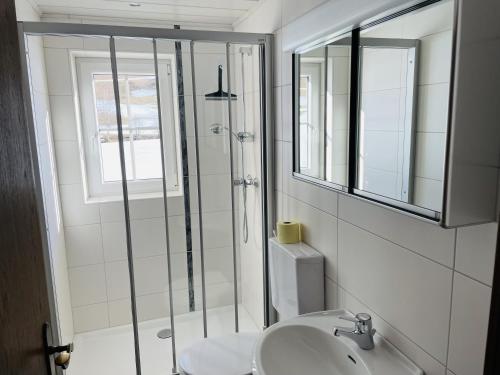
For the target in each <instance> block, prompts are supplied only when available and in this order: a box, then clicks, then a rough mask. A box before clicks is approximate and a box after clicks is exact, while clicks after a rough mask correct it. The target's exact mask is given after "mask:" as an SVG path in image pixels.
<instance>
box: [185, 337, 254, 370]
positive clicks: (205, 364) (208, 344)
mask: <svg viewBox="0 0 500 375" xmlns="http://www.w3.org/2000/svg"><path fill="white" fill-rule="evenodd" d="M259 336H260V334H259V333H233V334H230V335H224V336H219V337H214V338H206V339H201V340H199V341H197V342H196V343H194V344H193V345H191V346H190V347H189V348H187V349H186V350H184V351H183V352H182V353H181V355H180V357H179V369H180V371H181V374H184V375H215V374H217V375H248V374H252V357H253V350H254V346H255V343H256V342H257V339H258V338H259Z"/></svg>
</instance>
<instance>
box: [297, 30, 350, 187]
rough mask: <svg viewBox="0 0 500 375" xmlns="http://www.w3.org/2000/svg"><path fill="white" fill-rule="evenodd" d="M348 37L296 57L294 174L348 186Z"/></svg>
mask: <svg viewBox="0 0 500 375" xmlns="http://www.w3.org/2000/svg"><path fill="white" fill-rule="evenodd" d="M350 36H351V35H350V33H349V34H348V35H344V36H342V37H340V38H338V39H337V40H335V41H333V42H331V43H330V44H328V45H322V46H320V47H317V48H315V49H313V50H310V51H308V52H305V53H302V54H300V55H298V56H297V59H298V60H297V65H296V66H297V67H298V69H297V70H298V74H296V77H295V85H296V91H295V95H296V96H298V100H296V101H295V103H296V106H297V107H298V108H295V113H296V124H295V126H296V129H297V131H296V134H297V135H298V139H295V142H296V152H297V154H298V157H297V155H296V169H295V172H299V173H300V174H301V175H305V176H309V177H314V178H316V179H320V180H323V181H327V182H330V183H332V184H334V185H339V187H341V186H346V185H347V169H348V168H347V165H348V158H347V152H348V148H347V145H348V133H349V131H348V125H349V97H350V59H351V57H350V56H351V37H350Z"/></svg>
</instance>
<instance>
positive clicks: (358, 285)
mask: <svg viewBox="0 0 500 375" xmlns="http://www.w3.org/2000/svg"><path fill="white" fill-rule="evenodd" d="M338 282H339V285H340V286H342V287H343V288H345V289H346V290H347V291H348V292H350V293H352V294H354V295H355V296H357V298H359V299H360V300H361V301H363V302H364V303H366V304H367V305H368V306H370V308H371V309H373V310H374V311H375V312H377V313H378V314H379V315H380V316H381V317H382V318H384V320H386V321H389V322H391V325H392V326H394V327H395V328H397V329H398V330H400V331H401V332H402V333H404V334H405V335H407V336H408V337H409V338H410V339H411V340H412V341H414V342H415V343H417V344H418V345H420V346H421V347H422V348H423V349H424V350H426V351H427V352H428V353H433V356H434V357H435V358H436V359H438V360H440V361H441V362H442V363H444V362H445V360H446V350H447V341H448V340H447V333H448V318H449V315H448V314H449V311H450V296H451V284H452V271H451V270H449V269H448V268H445V267H443V266H441V265H438V264H437V263H434V262H432V261H430V260H427V259H425V258H423V257H421V256H419V255H416V254H414V253H412V252H410V251H408V250H405V249H403V248H401V247H399V246H397V245H395V244H393V243H391V242H388V241H386V240H384V239H382V238H380V237H377V236H375V235H373V234H370V233H368V232H366V231H364V230H362V229H359V228H357V227H355V226H353V225H351V224H348V223H346V222H343V221H339V281H338ZM382 291H383V292H382ZM408 322H412V324H408Z"/></svg>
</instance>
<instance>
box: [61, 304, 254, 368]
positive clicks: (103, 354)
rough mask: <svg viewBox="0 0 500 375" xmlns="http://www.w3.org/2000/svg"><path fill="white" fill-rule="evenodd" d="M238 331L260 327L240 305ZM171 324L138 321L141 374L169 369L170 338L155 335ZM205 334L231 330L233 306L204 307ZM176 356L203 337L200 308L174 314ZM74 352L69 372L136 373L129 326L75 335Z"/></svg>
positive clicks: (250, 330) (165, 321)
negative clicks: (163, 338)
mask: <svg viewBox="0 0 500 375" xmlns="http://www.w3.org/2000/svg"><path fill="white" fill-rule="evenodd" d="M239 323H240V332H257V331H258V330H259V328H258V327H257V326H256V325H255V323H254V322H253V320H252V319H251V318H250V316H249V314H248V313H247V311H246V310H245V309H244V308H243V307H242V306H241V305H240V306H239ZM168 327H170V319H169V318H167V319H158V320H150V321H147V322H143V323H139V344H140V352H141V369H142V374H143V375H160V374H161V375H166V374H170V371H171V369H172V341H171V339H165V340H161V339H158V338H157V336H156V334H157V333H158V331H159V330H161V329H163V328H168ZM207 329H208V336H209V337H214V336H219V335H223V334H226V333H231V332H234V308H233V307H232V306H226V307H219V308H215V309H210V310H207ZM175 334H176V348H177V355H178V356H179V354H180V353H181V352H182V350H183V349H185V348H186V347H188V346H189V345H190V344H191V343H193V342H194V341H195V340H197V339H199V338H201V337H203V320H202V314H201V312H200V311H196V312H192V313H187V314H183V315H178V316H176V317H175ZM74 345H75V351H74V352H73V355H72V359H71V365H70V367H69V369H68V371H67V372H66V373H67V374H68V375H135V359H134V342H133V332H132V326H131V325H127V326H121V327H115V328H108V329H103V330H99V331H93V332H88V333H82V334H77V335H75V338H74Z"/></svg>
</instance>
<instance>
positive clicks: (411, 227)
mask: <svg viewBox="0 0 500 375" xmlns="http://www.w3.org/2000/svg"><path fill="white" fill-rule="evenodd" d="M339 218H341V219H342V220H345V221H348V222H350V223H352V224H355V225H357V226H359V227H362V228H364V229H366V230H368V231H370V232H372V233H375V234H377V235H378V236H381V237H383V238H385V239H387V240H389V241H392V242H395V243H397V244H399V245H401V246H403V247H406V248H408V249H410V250H413V251H415V252H417V253H419V254H422V255H423V256H426V257H428V258H430V259H432V260H435V261H436V262H440V263H442V264H444V265H446V266H448V267H452V265H453V249H454V246H455V231H454V230H451V229H448V230H446V229H442V228H440V227H438V226H437V225H434V224H430V223H426V222H423V221H421V220H418V219H413V218H411V217H409V216H406V215H403V214H399V213H396V212H392V211H389V210H387V209H385V208H382V207H377V206H375V205H372V204H370V203H367V202H362V201H361V200H359V199H355V198H350V197H346V196H344V195H340V196H339Z"/></svg>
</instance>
